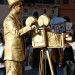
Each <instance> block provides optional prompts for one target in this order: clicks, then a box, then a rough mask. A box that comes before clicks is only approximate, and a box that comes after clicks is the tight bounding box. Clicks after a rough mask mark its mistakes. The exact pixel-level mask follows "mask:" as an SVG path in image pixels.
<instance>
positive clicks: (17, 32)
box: [6, 18, 31, 37]
mask: <svg viewBox="0 0 75 75" xmlns="http://www.w3.org/2000/svg"><path fill="white" fill-rule="evenodd" d="M6 25H7V30H8V31H9V32H10V33H11V34H12V35H14V36H16V37H19V36H22V35H23V34H25V33H27V32H28V31H30V30H31V27H30V26H25V27H23V28H21V29H18V27H17V24H16V22H15V21H14V20H12V19H10V18H9V19H7V21H6Z"/></svg>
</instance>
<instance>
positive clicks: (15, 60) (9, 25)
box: [3, 0, 35, 75]
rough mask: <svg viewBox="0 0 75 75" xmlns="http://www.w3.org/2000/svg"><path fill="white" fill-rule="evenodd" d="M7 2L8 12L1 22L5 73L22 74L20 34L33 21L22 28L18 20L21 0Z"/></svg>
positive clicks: (21, 39)
mask: <svg viewBox="0 0 75 75" xmlns="http://www.w3.org/2000/svg"><path fill="white" fill-rule="evenodd" d="M8 3H9V8H10V13H9V14H8V16H7V17H6V18H5V20H4V23H3V26H4V37H5V56H4V60H5V64H6V75H22V61H23V60H24V59H25V54H24V43H23V42H24V41H23V36H22V35H23V34H25V33H27V32H28V31H30V30H31V28H32V26H31V25H32V24H33V23H34V22H35V21H33V22H29V23H28V24H29V25H27V26H25V27H23V28H22V24H21V22H20V21H19V14H20V13H21V12H22V11H23V2H22V0H8ZM34 20H35V19H34Z"/></svg>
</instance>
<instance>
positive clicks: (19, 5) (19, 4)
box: [14, 2, 24, 13]
mask: <svg viewBox="0 0 75 75" xmlns="http://www.w3.org/2000/svg"><path fill="white" fill-rule="evenodd" d="M14 8H15V10H16V12H17V13H22V12H23V10H24V8H23V3H22V2H20V3H18V4H17V5H15V7H14Z"/></svg>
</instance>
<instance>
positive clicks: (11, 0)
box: [7, 0, 23, 8]
mask: <svg viewBox="0 0 75 75" xmlns="http://www.w3.org/2000/svg"><path fill="white" fill-rule="evenodd" d="M7 1H8V4H9V8H11V6H13V5H14V4H16V3H18V2H22V1H23V0H7Z"/></svg>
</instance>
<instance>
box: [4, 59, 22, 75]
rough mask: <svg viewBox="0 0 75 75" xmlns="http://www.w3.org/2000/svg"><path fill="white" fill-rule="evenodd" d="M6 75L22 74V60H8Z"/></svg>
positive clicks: (6, 62)
mask: <svg viewBox="0 0 75 75" xmlns="http://www.w3.org/2000/svg"><path fill="white" fill-rule="evenodd" d="M5 64H6V75H22V62H19V61H10V60H6V61H5Z"/></svg>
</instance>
